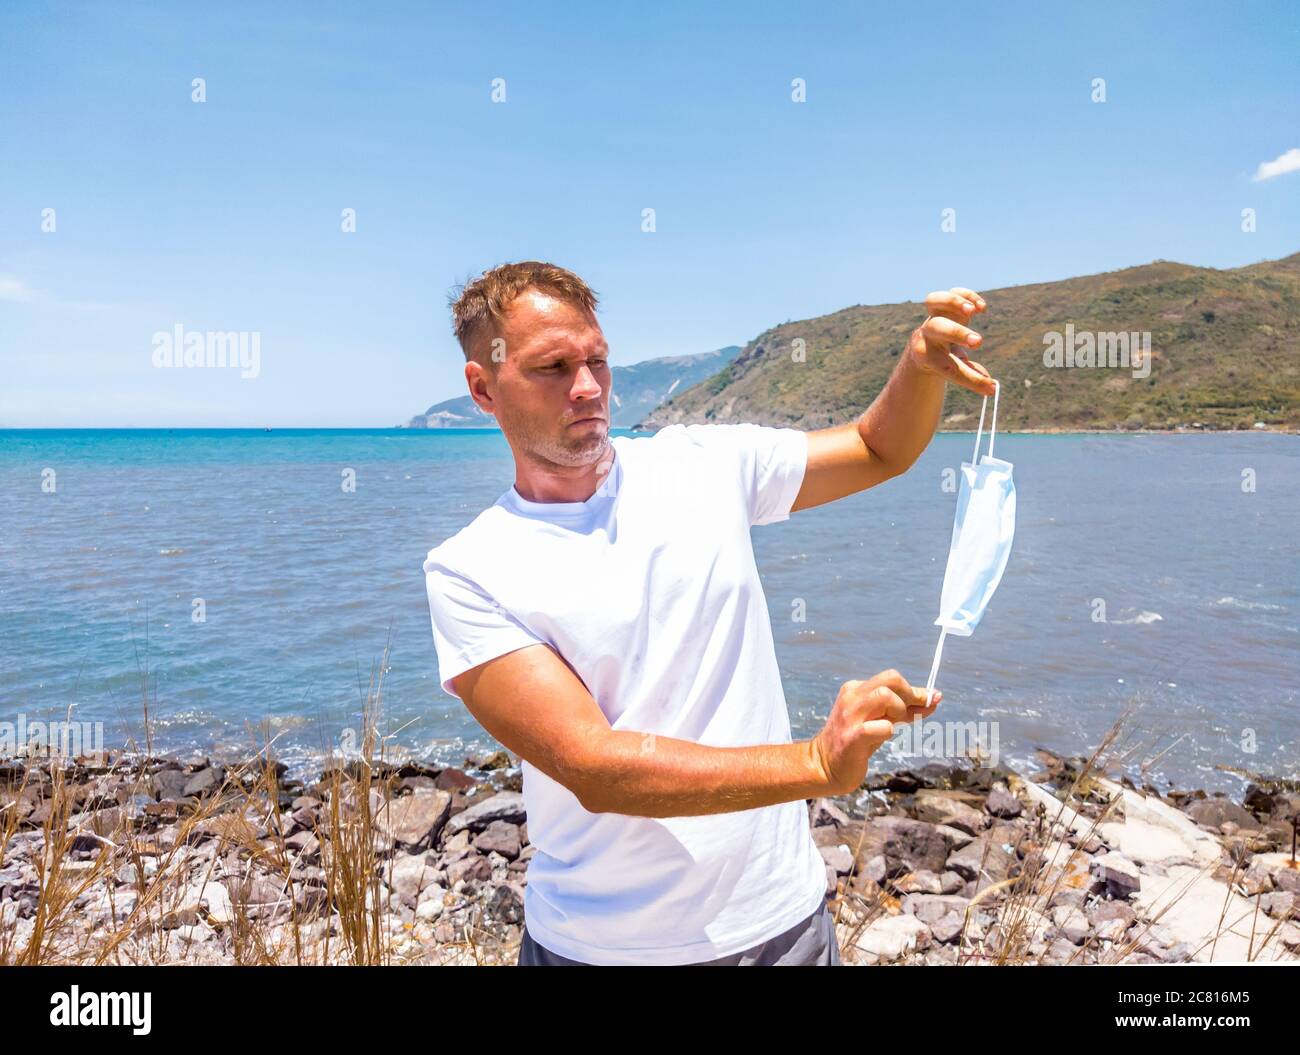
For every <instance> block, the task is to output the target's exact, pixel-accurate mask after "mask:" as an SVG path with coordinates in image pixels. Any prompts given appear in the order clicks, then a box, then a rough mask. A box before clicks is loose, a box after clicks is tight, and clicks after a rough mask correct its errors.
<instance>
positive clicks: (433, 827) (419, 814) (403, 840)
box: [375, 790, 451, 850]
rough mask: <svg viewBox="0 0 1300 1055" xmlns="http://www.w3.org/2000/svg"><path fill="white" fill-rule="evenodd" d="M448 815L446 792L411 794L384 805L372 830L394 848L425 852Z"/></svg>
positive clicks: (448, 801) (449, 804) (447, 793)
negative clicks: (375, 830)
mask: <svg viewBox="0 0 1300 1055" xmlns="http://www.w3.org/2000/svg"><path fill="white" fill-rule="evenodd" d="M450 813H451V793H450V792H447V791H436V790H435V791H429V790H425V791H415V792H412V793H411V794H410V795H402V796H400V797H399V798H395V799H392V800H391V801H390V802H388V803H386V804H384V805H383V806H382V807H381V808H380V809H379V811H378V812H377V814H376V817H375V827H376V829H377V830H378V831H379V833H380V835H381V836H382V837H383V838H385V839H387V840H389V841H391V842H393V843H396V844H397V845H398V846H404V847H407V848H408V849H411V850H425V849H428V848H429V847H431V846H433V845H434V841H435V840H436V839H437V838H438V833H439V832H440V831H441V830H442V828H443V826H444V825H445V824H446V823H447V817H448V815H449V814H450Z"/></svg>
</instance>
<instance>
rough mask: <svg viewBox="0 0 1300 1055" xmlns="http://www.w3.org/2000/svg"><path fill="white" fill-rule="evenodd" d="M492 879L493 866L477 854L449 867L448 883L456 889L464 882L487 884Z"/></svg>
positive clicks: (468, 855) (470, 855)
mask: <svg viewBox="0 0 1300 1055" xmlns="http://www.w3.org/2000/svg"><path fill="white" fill-rule="evenodd" d="M491 878H492V866H491V864H489V863H488V859H487V858H486V857H483V856H481V855H479V854H477V853H473V852H471V853H469V854H467V855H466V856H465V857H462V858H461V859H460V860H459V861H453V862H452V863H451V864H449V865H448V866H447V882H448V883H449V884H451V886H452V887H453V888H454V887H455V886H456V885H457V884H458V883H460V882H461V881H463V880H467V879H469V880H474V881H475V882H479V883H485V882H487V881H488V880H489V879H491Z"/></svg>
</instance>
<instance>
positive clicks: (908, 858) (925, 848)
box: [870, 817, 950, 874]
mask: <svg viewBox="0 0 1300 1055" xmlns="http://www.w3.org/2000/svg"><path fill="white" fill-rule="evenodd" d="M870 828H871V830H872V831H873V832H874V833H875V834H876V835H877V836H879V837H880V838H881V840H882V843H881V848H882V852H883V853H884V856H885V859H886V861H887V862H888V865H889V870H890V873H891V874H898V873H900V872H919V871H921V870H922V869H925V870H927V871H930V872H936V873H937V872H942V871H943V870H944V863H945V861H946V860H947V858H948V851H949V848H950V843H949V841H948V839H947V837H946V836H945V835H944V834H943V833H942V832H940V831H939V830H938V829H937V828H936V827H935V826H934V825H933V824H927V823H925V822H924V821H914V820H912V819H911V818H909V817H874V818H872V820H871V824H870Z"/></svg>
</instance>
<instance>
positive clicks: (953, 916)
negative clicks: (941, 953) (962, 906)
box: [929, 912, 966, 945]
mask: <svg viewBox="0 0 1300 1055" xmlns="http://www.w3.org/2000/svg"><path fill="white" fill-rule="evenodd" d="M965 923H966V917H965V915H964V914H963V913H961V912H949V913H948V914H947V915H946V916H942V917H940V918H939V919H937V920H935V921H934V922H933V923H931V924H930V925H929V926H930V933H931V934H933V935H934V940H935V941H937V942H940V943H942V944H944V945H949V944H951V943H953V942H955V941H956V940H957V939H958V938H960V937H961V929H962V927H963V926H964V925H965Z"/></svg>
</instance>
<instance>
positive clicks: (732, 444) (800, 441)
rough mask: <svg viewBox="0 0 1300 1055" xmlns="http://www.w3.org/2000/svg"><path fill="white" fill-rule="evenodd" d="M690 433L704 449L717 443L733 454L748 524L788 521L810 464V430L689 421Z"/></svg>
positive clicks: (688, 433) (687, 431) (687, 430)
mask: <svg viewBox="0 0 1300 1055" xmlns="http://www.w3.org/2000/svg"><path fill="white" fill-rule="evenodd" d="M686 433H687V435H688V436H690V437H691V438H692V439H693V440H694V441H695V442H696V443H699V444H700V445H701V446H705V447H715V446H716V447H719V448H721V449H723V450H725V451H726V452H727V453H728V454H729V455H730V457H731V459H732V462H733V464H734V465H735V466H736V471H737V473H738V474H739V480H740V488H741V493H742V495H743V496H744V499H745V502H746V503H747V505H748V511H749V523H750V524H751V525H758V524H775V523H779V522H780V521H782V520H789V519H790V507H791V506H792V505H794V500H795V499H796V498H797V497H798V496H799V488H800V487H801V486H802V485H803V477H804V471H805V470H806V469H807V467H808V434H807V433H806V432H804V431H802V430H801V429H791V428H773V427H772V426H770V425H753V424H728V425H687V426H686Z"/></svg>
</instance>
